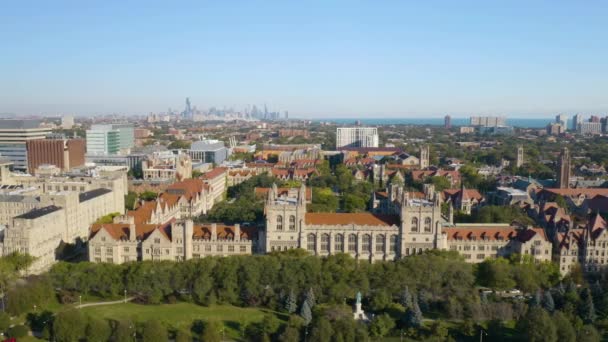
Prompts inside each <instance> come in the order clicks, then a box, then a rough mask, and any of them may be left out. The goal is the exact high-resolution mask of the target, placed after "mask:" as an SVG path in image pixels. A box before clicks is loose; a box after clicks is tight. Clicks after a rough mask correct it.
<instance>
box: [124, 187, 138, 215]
mask: <svg viewBox="0 0 608 342" xmlns="http://www.w3.org/2000/svg"><path fill="white" fill-rule="evenodd" d="M135 203H137V194H136V193H135V192H133V191H129V192H128V193H127V194H126V195H125V208H126V209H127V210H134V209H135Z"/></svg>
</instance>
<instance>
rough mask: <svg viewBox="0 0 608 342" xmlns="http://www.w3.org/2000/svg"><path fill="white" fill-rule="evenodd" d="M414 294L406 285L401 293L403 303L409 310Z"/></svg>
mask: <svg viewBox="0 0 608 342" xmlns="http://www.w3.org/2000/svg"><path fill="white" fill-rule="evenodd" d="M412 304H413V303H412V295H411V294H410V290H409V288H408V287H407V286H406V287H405V288H404V289H403V292H402V293H401V305H402V306H403V307H404V308H405V309H406V310H407V309H411V308H412Z"/></svg>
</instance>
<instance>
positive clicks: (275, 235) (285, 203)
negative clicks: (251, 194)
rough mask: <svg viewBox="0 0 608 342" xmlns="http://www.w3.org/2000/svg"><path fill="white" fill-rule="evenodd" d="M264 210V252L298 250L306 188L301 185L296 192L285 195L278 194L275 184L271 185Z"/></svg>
mask: <svg viewBox="0 0 608 342" xmlns="http://www.w3.org/2000/svg"><path fill="white" fill-rule="evenodd" d="M293 190H295V189H293ZM264 210H265V211H266V231H265V232H264V238H263V241H264V246H263V249H264V252H266V253H270V252H274V251H286V250H288V249H292V248H298V247H299V246H300V234H301V230H302V224H303V222H304V218H305V217H304V216H305V215H306V187H305V186H304V185H302V186H301V187H300V188H299V189H298V190H297V192H292V191H287V194H283V193H279V190H278V188H277V186H276V184H273V185H272V188H270V190H269V191H268V198H267V200H266V206H265V208H264Z"/></svg>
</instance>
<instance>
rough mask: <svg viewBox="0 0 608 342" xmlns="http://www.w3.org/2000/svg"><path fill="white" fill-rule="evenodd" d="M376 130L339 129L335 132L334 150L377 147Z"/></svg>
mask: <svg viewBox="0 0 608 342" xmlns="http://www.w3.org/2000/svg"><path fill="white" fill-rule="evenodd" d="M378 144H379V138H378V129H377V128H375V127H339V128H338V129H337V131H336V148H340V147H378Z"/></svg>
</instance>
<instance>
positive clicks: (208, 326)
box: [201, 321, 222, 342]
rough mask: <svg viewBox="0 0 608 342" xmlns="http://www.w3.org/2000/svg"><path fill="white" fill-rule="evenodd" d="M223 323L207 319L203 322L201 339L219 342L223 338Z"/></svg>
mask: <svg viewBox="0 0 608 342" xmlns="http://www.w3.org/2000/svg"><path fill="white" fill-rule="evenodd" d="M221 331H222V325H221V323H220V322H217V321H206V322H205V323H204V324H203V333H202V334H201V339H202V340H203V341H205V342H219V341H221V340H222V335H221Z"/></svg>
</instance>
